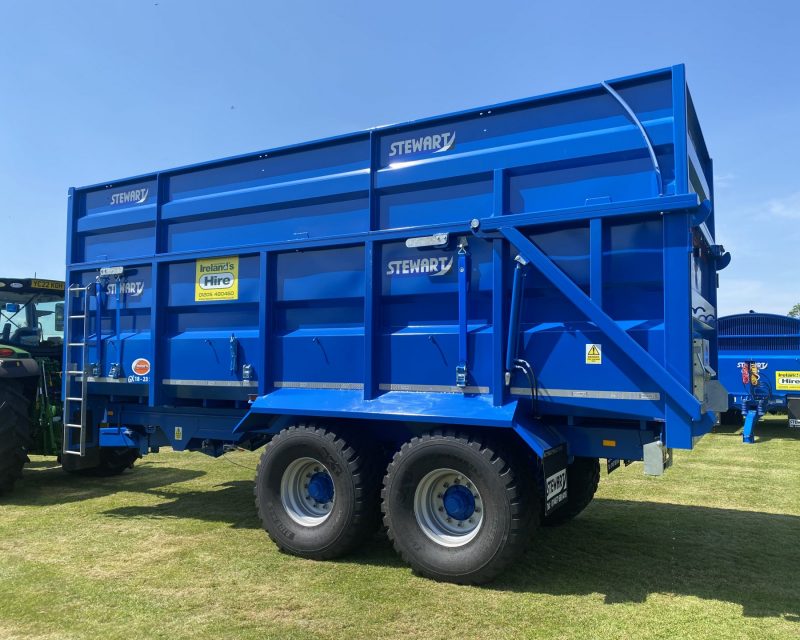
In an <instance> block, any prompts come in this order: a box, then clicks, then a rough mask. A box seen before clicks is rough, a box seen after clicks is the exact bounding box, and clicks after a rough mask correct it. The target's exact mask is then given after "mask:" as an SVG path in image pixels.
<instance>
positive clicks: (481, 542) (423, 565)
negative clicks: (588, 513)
mask: <svg viewBox="0 0 800 640" xmlns="http://www.w3.org/2000/svg"><path fill="white" fill-rule="evenodd" d="M526 471H527V470H526V468H525V467H524V466H522V465H517V464H512V463H511V460H510V458H509V457H504V456H501V455H500V454H499V453H498V452H497V451H496V450H495V449H494V448H493V447H491V446H489V445H488V444H487V443H485V442H484V441H482V440H480V439H477V438H471V437H466V436H462V435H456V434H453V433H446V434H443V433H440V432H436V433H432V434H425V435H422V436H420V437H416V438H413V439H412V440H411V441H409V442H407V443H406V444H404V445H403V446H402V448H401V449H400V451H399V452H397V453H396V454H395V456H394V459H393V460H392V462H391V464H390V465H389V468H388V471H387V473H386V477H385V479H384V483H383V493H382V497H383V514H384V524H385V525H386V528H387V530H388V534H389V538H390V539H391V541H392V543H393V544H394V548H395V550H396V551H397V552H398V553H399V554H400V556H401V557H402V558H403V559H404V560H405V561H406V562H407V563H408V564H409V565H411V568H412V569H413V570H414V571H415V572H416V573H418V574H420V575H423V576H425V577H428V578H433V579H435V580H442V581H446V582H455V583H458V584H481V583H485V582H489V581H490V580H492V579H494V578H495V577H497V575H498V574H500V572H502V571H503V570H504V569H505V568H506V567H507V566H508V565H509V564H510V563H511V562H513V561H514V559H515V558H517V557H518V556H519V555H520V554H521V553H522V551H523V550H524V548H525V544H526V541H527V540H528V539H530V537H531V534H532V529H533V528H534V527H535V526H536V525H537V524H538V513H539V504H538V500H539V496H538V492H537V491H536V489H535V485H534V484H533V482H532V477H533V476H532V474H530V473H527V472H526Z"/></svg>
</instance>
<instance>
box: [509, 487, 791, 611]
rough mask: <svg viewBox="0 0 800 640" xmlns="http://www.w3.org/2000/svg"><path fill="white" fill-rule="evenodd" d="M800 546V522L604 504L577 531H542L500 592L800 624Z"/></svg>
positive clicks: (668, 506)
mask: <svg viewBox="0 0 800 640" xmlns="http://www.w3.org/2000/svg"><path fill="white" fill-rule="evenodd" d="M798 541H800V517H797V516H789V515H779V514H770V513H761V512H754V511H737V510H732V509H716V508H710V507H698V506H686V505H676V504H661V503H654V502H627V501H622V500H604V499H598V500H596V501H595V503H594V504H592V505H591V506H590V507H589V509H587V511H586V512H585V513H584V514H583V515H582V516H580V517H578V518H576V519H575V520H574V521H572V522H571V523H568V524H567V525H564V526H562V527H558V528H552V529H542V530H541V531H540V533H539V535H538V536H537V538H536V540H535V542H534V543H533V545H532V549H531V550H530V551H529V553H528V554H527V555H526V556H525V558H524V560H523V562H521V563H520V564H519V565H518V566H517V567H516V568H515V569H513V570H512V571H511V572H509V573H508V574H507V575H506V576H504V577H503V578H502V579H501V581H499V582H498V583H496V584H495V585H493V587H494V588H497V589H502V590H510V591H523V592H532V593H547V594H552V595H562V594H564V595H566V594H569V595H576V594H577V595H585V594H591V593H600V594H603V595H604V596H605V602H606V603H607V604H615V603H636V602H644V601H645V600H646V599H647V596H648V595H649V594H651V593H667V594H677V595H683V596H694V597H697V598H703V599H708V600H721V601H726V602H731V603H734V604H739V605H741V606H742V608H743V613H744V615H746V616H782V617H785V619H787V620H792V621H795V622H800V597H798V592H797V579H798V575H800V554H798V550H797V544H798Z"/></svg>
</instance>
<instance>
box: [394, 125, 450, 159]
mask: <svg viewBox="0 0 800 640" xmlns="http://www.w3.org/2000/svg"><path fill="white" fill-rule="evenodd" d="M455 144H456V132H455V131H447V132H445V133H437V134H435V135H432V136H421V137H419V138H408V139H407V140H398V141H397V142H393V143H392V144H391V145H389V157H390V158H396V157H399V156H407V155H409V154H411V153H418V152H419V151H433V152H434V153H443V152H445V151H450V149H452V148H453V146H454V145H455Z"/></svg>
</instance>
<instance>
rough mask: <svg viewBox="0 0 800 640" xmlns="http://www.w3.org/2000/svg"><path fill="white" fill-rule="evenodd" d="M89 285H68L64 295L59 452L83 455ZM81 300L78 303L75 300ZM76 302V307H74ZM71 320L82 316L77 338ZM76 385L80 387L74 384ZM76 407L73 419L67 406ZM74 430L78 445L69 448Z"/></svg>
mask: <svg viewBox="0 0 800 640" xmlns="http://www.w3.org/2000/svg"><path fill="white" fill-rule="evenodd" d="M92 286H93V285H91V284H90V285H88V286H82V285H70V287H69V293H68V296H67V301H68V302H67V324H66V331H65V332H64V341H65V342H66V344H67V349H66V352H65V353H66V361H65V365H66V383H65V392H66V393H65V394H64V413H63V416H64V417H63V420H64V438H63V442H64V444H63V446H62V452H63V453H64V454H65V455H73V456H81V457H83V456H85V455H86V397H87V395H88V387H89V384H88V380H87V375H88V374H87V357H88V350H87V345H86V339H87V336H88V333H89V288H90V287H92ZM76 300H82V304H81V303H79V304H76ZM76 306H78V307H79V309H76V308H75V307H76ZM75 320H83V331H82V335H81V337H80V342H78V341H76V337H75V336H74V335H73V331H72V327H73V326H74V324H75V322H74V321H75ZM78 350H79V354H80V357H79V358H73V357H72V354H73V353H75V352H76V351H78ZM78 385H80V387H78ZM75 405H78V406H79V407H80V412H79V416H80V417H79V419H78V420H77V421H76V420H75V419H74V418H73V416H72V414H73V411H72V409H71V407H74V406H75ZM76 432H77V434H78V442H79V444H78V449H77V450H75V449H74V448H73V446H74V445H73V442H74V440H73V437H74V436H75V434H76Z"/></svg>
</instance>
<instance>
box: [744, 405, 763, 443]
mask: <svg viewBox="0 0 800 640" xmlns="http://www.w3.org/2000/svg"><path fill="white" fill-rule="evenodd" d="M759 417H760V416H759V412H758V409H748V410H747V413H746V414H745V417H744V428H743V429H742V441H743V442H744V443H745V444H754V443H755V441H756V437H755V434H754V432H755V428H756V422H757V421H758V418H759Z"/></svg>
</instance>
